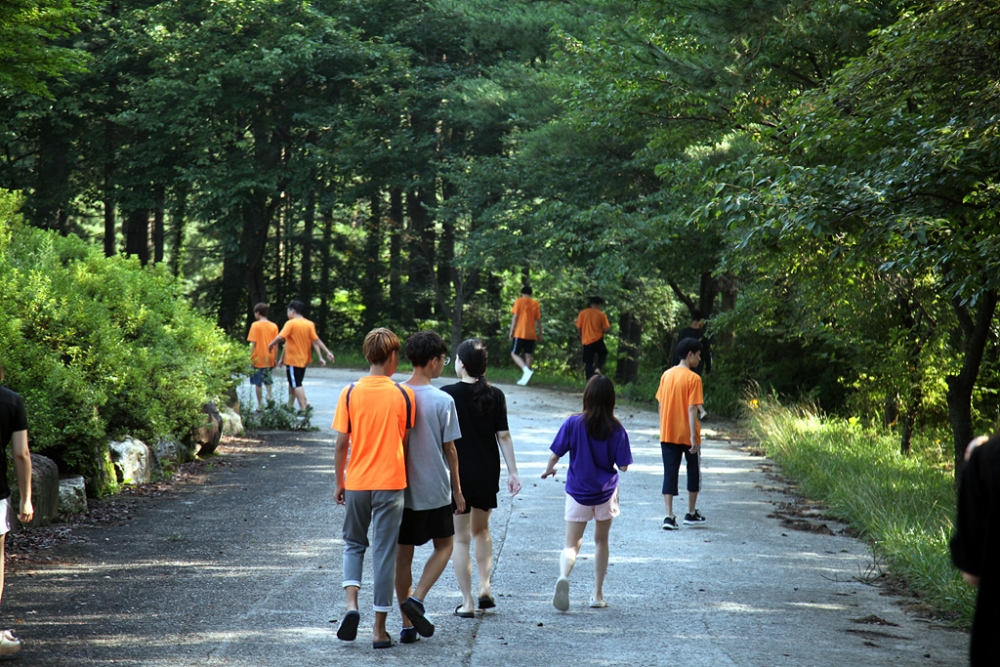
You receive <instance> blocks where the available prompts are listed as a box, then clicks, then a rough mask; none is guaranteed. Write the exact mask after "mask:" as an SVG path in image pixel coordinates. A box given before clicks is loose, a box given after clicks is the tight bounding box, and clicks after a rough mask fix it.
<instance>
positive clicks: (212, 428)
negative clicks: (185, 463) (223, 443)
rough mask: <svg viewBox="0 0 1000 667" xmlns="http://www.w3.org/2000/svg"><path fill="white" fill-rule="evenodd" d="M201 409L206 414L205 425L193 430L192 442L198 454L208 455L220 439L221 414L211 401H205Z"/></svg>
mask: <svg viewBox="0 0 1000 667" xmlns="http://www.w3.org/2000/svg"><path fill="white" fill-rule="evenodd" d="M201 411H202V412H204V413H205V415H206V419H205V425H204V426H202V427H201V428H199V429H198V430H197V431H196V432H195V436H194V442H195V446H196V447H197V453H198V456H208V455H209V454H211V453H213V452H214V451H215V448H216V447H218V446H219V441H220V440H221V439H222V415H220V414H219V409H218V408H217V407H215V403H214V402H213V401H209V402H208V403H206V404H205V405H204V406H203V407H202V409H201Z"/></svg>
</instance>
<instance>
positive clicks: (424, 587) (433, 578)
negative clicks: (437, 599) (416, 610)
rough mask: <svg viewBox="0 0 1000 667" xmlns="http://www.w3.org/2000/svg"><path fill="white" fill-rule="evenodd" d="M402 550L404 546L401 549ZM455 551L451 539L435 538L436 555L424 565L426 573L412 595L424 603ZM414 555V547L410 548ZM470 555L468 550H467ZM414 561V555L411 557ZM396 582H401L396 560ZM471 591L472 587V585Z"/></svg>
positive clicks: (421, 576)
mask: <svg viewBox="0 0 1000 667" xmlns="http://www.w3.org/2000/svg"><path fill="white" fill-rule="evenodd" d="M399 548H400V549H402V546H400V547H399ZM453 550H454V541H453V539H452V538H450V537H440V538H438V537H436V538H434V553H432V554H431V557H430V558H428V559H427V563H426V564H425V565H424V571H423V572H422V573H421V574H420V581H418V582H417V587H416V588H414V589H413V592H412V593H411V595H413V597H415V598H417V599H418V600H420V601H421V602H423V600H424V598H425V597H427V594H428V593H430V591H431V587H432V586H433V585H434V584H435V583H436V582H437V580H438V578H439V577H440V576H441V573H442V572H444V569H445V568H446V567H448V560H449V559H450V558H451V553H452V551H453ZM410 551H411V554H412V551H413V547H410ZM466 553H468V550H466ZM411 560H412V555H411ZM407 571H409V566H407ZM396 572H397V575H396V581H399V574H398V572H399V560H398V558H397V560H396ZM470 589H471V585H470Z"/></svg>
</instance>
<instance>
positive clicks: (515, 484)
mask: <svg viewBox="0 0 1000 667" xmlns="http://www.w3.org/2000/svg"><path fill="white" fill-rule="evenodd" d="M507 490H508V491H510V495H512V496H516V495H517V492H518V491H520V490H521V478H520V477H518V476H517V473H516V472H512V473H510V474H509V475H507Z"/></svg>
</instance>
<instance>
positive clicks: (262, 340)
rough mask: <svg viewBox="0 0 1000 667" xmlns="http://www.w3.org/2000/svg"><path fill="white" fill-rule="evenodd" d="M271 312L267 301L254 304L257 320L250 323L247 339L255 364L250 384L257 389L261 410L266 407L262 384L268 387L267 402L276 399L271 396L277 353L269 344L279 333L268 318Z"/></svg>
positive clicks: (253, 364) (276, 326)
mask: <svg viewBox="0 0 1000 667" xmlns="http://www.w3.org/2000/svg"><path fill="white" fill-rule="evenodd" d="M269 312H270V309H269V308H268V305H267V304H266V303H258V304H257V305H256V306H254V307H253V316H254V317H255V318H256V319H257V321H256V322H254V323H253V324H251V325H250V333H248V334H247V340H248V341H250V364H251V365H252V366H253V373H251V374H250V384H251V385H253V386H254V387H255V388H256V389H257V408H258V409H260V410H263V409H264V395H263V391H262V388H261V386H262V385H263V386H264V387H267V402H268V403H271V402H272V401H273V400H274V399H273V397H272V396H271V385H273V384H274V379H273V378H272V377H271V369H272V368H274V363H275V354H274V353H273V352H271V350H270V348H269V347H268V346H269V345H270V343H271V341H272V340H274V337H275V336H277V335H278V325H277V324H275V323H274V322H272V321H271V320H269V319H267V316H268V314H269Z"/></svg>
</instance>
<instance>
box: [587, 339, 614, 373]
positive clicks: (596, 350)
mask: <svg viewBox="0 0 1000 667" xmlns="http://www.w3.org/2000/svg"><path fill="white" fill-rule="evenodd" d="M607 360H608V346H607V345H605V344H604V339H603V338H601V339H600V340H598V341H596V342H594V343H591V344H590V345H584V346H583V366H584V368H585V369H586V373H587V379H588V380H589V379H590V376H591V375H593V374H594V373H596V372H597V371H599V370H600V369H602V368H604V362H605V361H607ZM595 362H596V363H595Z"/></svg>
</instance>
